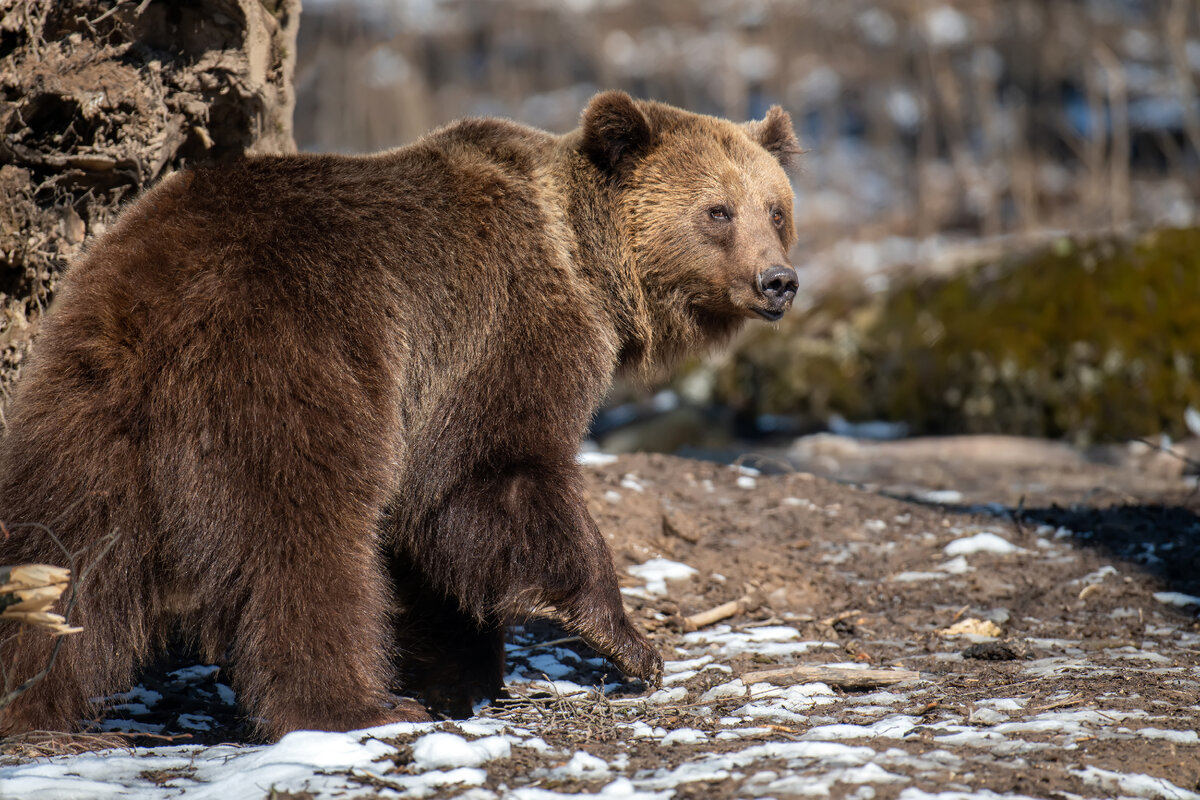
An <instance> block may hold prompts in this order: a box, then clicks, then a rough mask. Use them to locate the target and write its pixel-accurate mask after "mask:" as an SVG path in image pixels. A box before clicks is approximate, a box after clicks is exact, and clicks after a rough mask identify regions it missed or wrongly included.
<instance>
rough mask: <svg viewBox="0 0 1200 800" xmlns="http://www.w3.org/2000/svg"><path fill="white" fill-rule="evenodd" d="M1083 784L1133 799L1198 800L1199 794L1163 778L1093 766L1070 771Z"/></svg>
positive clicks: (1199, 799) (1199, 798)
mask: <svg viewBox="0 0 1200 800" xmlns="http://www.w3.org/2000/svg"><path fill="white" fill-rule="evenodd" d="M1070 772H1071V773H1072V774H1073V775H1076V776H1078V777H1079V778H1081V779H1082V780H1083V782H1084V783H1086V784H1088V785H1090V786H1095V787H1098V788H1099V789H1101V790H1103V791H1106V792H1113V793H1116V792H1120V793H1121V794H1123V795H1133V796H1135V797H1153V798H1161V799H1162V800H1200V794H1197V793H1196V792H1193V791H1189V790H1188V789H1182V788H1180V787H1179V786H1176V785H1175V784H1173V783H1171V782H1170V781H1168V780H1166V779H1165V778H1154V777H1151V776H1150V775H1125V774H1122V773H1120V772H1111V771H1109V770H1106V769H1100V768H1099V767H1095V766H1087V767H1084V768H1083V769H1079V770H1076V769H1073V770H1070Z"/></svg>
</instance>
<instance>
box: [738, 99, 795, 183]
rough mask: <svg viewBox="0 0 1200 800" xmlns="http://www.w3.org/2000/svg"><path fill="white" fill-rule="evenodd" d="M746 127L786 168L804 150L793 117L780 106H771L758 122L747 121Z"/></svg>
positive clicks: (748, 132) (752, 136)
mask: <svg viewBox="0 0 1200 800" xmlns="http://www.w3.org/2000/svg"><path fill="white" fill-rule="evenodd" d="M744 127H745V129H746V133H747V134H748V135H749V136H750V138H751V139H753V140H754V141H756V142H758V143H759V144H761V145H762V146H763V149H764V150H766V151H767V152H768V153H770V154H771V155H773V156H775V160H777V161H778V162H779V163H780V165H782V166H783V167H784V168H786V167H789V166H791V163H792V158H793V157H794V156H796V155H797V154H799V153H800V152H802V151H801V149H800V140H799V139H797V138H796V131H795V129H794V128H793V127H792V118H791V117H790V116H788V113H787V112H786V111H784V110H783V109H782V108H780V107H779V106H771V107H770V108H769V109H767V116H765V117H763V118H762V119H761V120H759V121H757V122H747V123H745V125H744Z"/></svg>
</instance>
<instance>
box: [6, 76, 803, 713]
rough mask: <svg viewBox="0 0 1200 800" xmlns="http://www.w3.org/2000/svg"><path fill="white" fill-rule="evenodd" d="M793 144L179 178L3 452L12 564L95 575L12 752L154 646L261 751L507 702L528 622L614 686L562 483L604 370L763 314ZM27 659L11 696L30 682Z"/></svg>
mask: <svg viewBox="0 0 1200 800" xmlns="http://www.w3.org/2000/svg"><path fill="white" fill-rule="evenodd" d="M795 150H796V139H795V135H794V133H793V130H792V125H791V121H790V119H789V118H788V116H787V115H786V114H785V113H784V112H782V111H781V110H780V109H778V108H773V109H771V111H770V112H769V113H768V115H767V116H766V118H765V119H764V120H762V121H760V122H753V123H746V124H742V125H738V124H734V123H730V122H726V121H724V120H720V119H715V118H711V117H704V116H699V115H696V114H691V113H688V112H685V111H682V110H679V109H676V108H672V107H669V106H666V105H662V104H658V103H653V102H645V101H633V100H631V99H630V98H629V97H628V96H627V95H624V94H622V93H618V92H610V93H605V94H601V95H598V96H597V97H595V98H594V99H593V100H592V102H591V103H590V104H589V105H588V107H587V109H586V110H585V112H584V114H583V120H582V125H581V128H580V129H578V130H576V131H574V132H572V133H568V134H566V135H564V136H553V135H550V134H547V133H544V132H542V131H538V130H533V129H530V128H526V127H522V126H519V125H516V124H513V123H510V122H506V121H501V120H494V119H480V120H467V121H464V122H459V123H456V124H453V125H450V126H448V127H446V128H443V129H441V130H438V131H435V132H434V133H431V134H429V135H428V136H426V137H425V138H423V139H421V140H420V141H418V142H416V143H415V144H413V145H411V146H408V147H403V148H400V149H397V150H392V151H390V152H386V153H381V154H378V155H372V156H365V157H343V156H313V155H292V156H273V157H260V158H251V159H249V160H246V161H244V162H241V163H239V164H237V165H234V166H232V167H229V168H223V169H198V170H195V171H189V172H184V173H179V174H176V175H174V176H173V177H171V178H169V179H167V180H165V181H163V182H162V184H160V185H159V186H158V187H157V188H155V189H154V190H152V191H150V192H148V193H147V194H146V195H145V196H144V197H142V198H141V199H140V200H138V201H137V202H136V203H134V204H133V205H132V206H131V207H130V208H129V209H128V210H127V211H126V212H125V213H124V214H123V216H122V217H121V219H120V221H119V223H118V224H117V225H116V227H115V228H114V229H113V230H112V231H111V232H110V233H108V234H107V235H106V236H105V237H103V238H102V239H100V240H99V241H98V242H96V243H94V244H93V245H92V246H91V248H90V251H89V252H88V253H87V255H86V257H85V258H83V259H82V260H81V261H80V262H79V263H77V264H76V265H74V267H73V268H72V269H71V270H70V272H69V275H68V278H67V282H66V286H65V287H64V288H63V290H62V292H61V294H60V296H59V297H58V299H57V301H56V307H55V308H54V309H53V311H52V313H51V314H50V316H49V320H48V321H47V323H46V324H45V327H44V329H43V331H42V333H41V337H40V339H39V341H38V346H37V353H36V357H35V360H34V363H33V364H32V365H31V366H30V368H29V370H28V372H27V374H26V375H25V377H24V379H23V381H22V383H21V385H20V387H19V389H18V391H17V395H16V397H15V399H14V403H13V406H12V411H11V414H10V417H9V425H8V430H7V434H6V436H5V438H4V440H3V444H2V448H0V520H3V521H4V522H5V523H6V524H7V528H8V531H9V532H10V535H9V536H8V538H7V539H5V540H4V541H3V542H0V563H21V562H29V561H46V562H61V561H62V557H61V551H60V550H59V549H58V547H57V546H56V545H55V544H54V543H52V541H51V540H50V539H49V537H47V536H46V535H45V533H44V531H43V530H42V529H40V528H38V527H35V526H32V525H30V523H37V524H38V525H42V526H45V527H46V528H48V529H50V530H52V531H53V532H54V533H55V534H56V535H57V537H58V539H60V540H61V542H62V545H63V546H64V547H65V548H66V550H69V551H71V552H73V553H74V552H83V553H84V555H83V558H82V560H83V562H85V563H86V561H87V560H88V554H89V553H92V554H95V553H97V552H99V551H100V549H101V548H102V547H103V546H104V544H105V543H106V541H107V539H108V537H114V538H113V541H112V542H111V547H110V548H109V550H108V551H107V553H106V554H105V555H104V556H103V560H102V561H101V563H100V566H99V568H98V569H97V570H96V571H95V572H93V573H92V576H91V577H90V579H89V581H88V582H86V584H85V585H83V586H81V587H80V597H79V603H78V606H77V607H76V609H75V612H74V615H73V618H72V619H71V622H72V623H73V624H76V625H81V626H82V627H83V629H84V630H83V632H82V633H79V634H76V635H74V636H71V637H70V638H69V639H67V641H66V642H65V644H64V646H63V648H62V650H61V652H60V654H59V656H58V660H57V664H56V665H55V667H54V669H53V670H51V671H50V673H49V675H48V676H47V677H46V678H45V679H44V680H42V681H41V682H40V683H37V684H36V685H35V686H33V688H31V689H30V690H29V691H28V692H27V693H25V694H24V695H22V696H21V697H20V698H19V699H17V700H16V701H15V702H14V703H12V704H11V705H10V706H9V707H8V708H7V709H6V710H5V712H4V713H3V717H2V719H0V731H3V732H7V733H13V732H18V731H25V730H29V729H35V728H45V729H55V730H69V729H72V728H73V727H75V726H76V725H77V721H78V720H79V719H80V718H81V717H82V716H83V715H84V714H86V713H88V711H89V710H90V709H91V703H92V702H93V699H94V698H98V697H103V696H106V695H109V694H112V693H114V692H117V691H120V690H124V689H127V688H128V687H129V685H130V683H131V680H132V678H133V676H134V674H135V669H136V668H137V666H138V665H139V664H140V663H142V662H143V661H144V659H145V658H146V657H147V655H148V654H150V653H152V652H153V651H154V650H155V649H156V648H157V647H159V646H160V645H161V643H162V642H163V641H164V639H165V638H166V636H167V635H168V634H169V633H172V632H177V631H178V632H182V633H183V634H184V635H185V637H187V638H188V639H189V640H190V641H191V642H192V643H193V644H195V645H196V646H197V647H198V649H199V652H200V654H202V656H203V657H204V658H206V659H210V660H217V659H230V660H232V662H233V663H234V665H235V669H234V676H235V681H236V689H237V691H238V696H239V697H240V698H241V701H242V702H243V703H244V706H245V708H246V710H247V711H248V712H249V714H251V715H252V717H253V718H254V719H255V720H256V721H257V724H258V725H259V728H260V730H261V731H262V733H263V734H264V735H265V736H268V737H274V736H279V735H282V734H283V733H285V732H287V731H290V730H294V729H298V728H319V729H328V730H345V729H354V728H361V727H366V726H371V725H376V724H381V723H385V722H389V721H396V720H412V719H419V718H424V717H425V713H424V711H423V710H422V709H421V708H420V707H419V706H418V705H417V704H415V703H412V702H411V701H401V700H397V699H396V698H395V697H394V696H393V695H391V694H390V692H391V691H392V690H393V689H396V690H413V689H419V690H421V691H423V692H424V693H425V696H426V697H427V698H433V699H434V702H435V703H437V704H442V705H445V706H447V707H451V706H453V707H457V708H463V707H464V706H465V707H468V708H469V702H470V700H471V699H473V698H476V697H479V696H486V695H494V694H495V693H496V692H498V691H500V689H501V688H502V676H503V674H504V672H503V669H504V664H503V625H504V624H505V622H506V621H507V620H510V619H511V618H514V617H524V616H527V615H530V614H538V615H548V616H551V617H553V618H555V619H557V620H559V621H560V622H561V623H562V625H563V626H564V627H565V628H566V629H567V630H569V631H572V632H574V633H577V634H579V635H581V636H582V637H583V638H584V639H585V640H586V641H587V642H589V643H590V644H591V645H592V646H593V647H595V648H596V649H597V650H598V651H599V652H601V653H603V654H604V655H605V656H607V657H608V658H609V659H610V660H612V662H613V663H614V664H616V665H617V666H618V667H619V668H620V669H621V670H623V671H624V672H626V673H628V674H630V675H634V676H638V677H641V678H644V679H647V680H654V679H656V678H657V676H658V675H659V672H660V669H661V664H662V661H661V658H660V657H659V655H658V654H657V653H656V652H655V650H654V648H653V647H651V645H650V644H649V642H648V641H647V640H646V638H645V637H644V636H643V634H642V633H641V632H640V631H639V630H638V629H637V628H635V627H634V626H633V624H632V623H631V622H630V620H629V619H628V618H627V617H626V615H625V612H624V609H623V607H622V603H621V595H620V593H619V592H618V589H617V579H616V575H615V572H614V569H613V565H612V560H611V556H610V554H609V551H608V548H607V546H606V544H605V542H604V540H603V538H602V537H601V535H600V533H599V531H598V530H597V528H596V525H595V523H594V522H593V521H592V519H591V518H590V517H589V515H588V513H587V511H586V509H585V504H584V499H583V497H582V496H581V489H580V478H579V468H578V466H577V464H576V460H575V455H576V450H577V446H578V444H579V441H580V439H581V437H582V436H583V435H584V433H585V430H586V427H587V424H588V421H589V419H590V417H591V415H592V413H593V411H594V409H595V408H596V406H597V404H598V403H599V402H600V401H601V399H602V398H603V396H604V394H605V392H606V391H607V389H608V386H609V384H610V381H611V379H612V377H613V375H614V373H615V372H616V371H617V370H620V369H634V370H641V371H652V370H654V369H655V368H657V367H658V366H660V365H662V364H663V363H666V362H669V361H670V360H672V359H673V358H675V357H677V356H679V355H680V354H683V353H686V352H688V351H691V350H694V349H695V348H697V347H700V346H704V345H707V344H710V343H714V342H718V341H720V340H722V339H724V338H726V337H727V336H728V335H729V334H731V333H732V332H733V331H734V330H735V329H736V328H737V327H738V326H739V325H740V324H741V323H742V321H743V320H745V319H747V318H750V317H754V316H763V317H766V318H768V319H777V318H778V317H779V316H780V315H781V314H782V313H783V312H784V311H785V310H786V309H787V307H788V306H789V305H790V303H791V300H792V297H793V295H794V293H795V290H796V281H795V273H794V272H792V271H791V268H790V267H788V266H787V260H786V258H787V257H786V254H787V251H788V248H789V246H790V245H791V244H792V241H793V236H794V234H793V228H792V194H791V188H790V184H789V182H788V179H787V177H786V175H785V173H784V171H783V169H782V168H781V164H783V163H785V162H786V161H787V160H788V158H789V156H790V154H791V153H792V152H794V151H795ZM51 641H52V640H51V638H50V637H49V636H48V635H44V634H41V633H33V632H29V633H25V634H23V635H22V636H21V637H20V638H19V639H18V640H17V641H16V643H15V644H16V646H15V647H14V646H12V642H10V646H9V647H8V648H7V650H6V652H4V653H3V667H4V669H5V671H6V675H7V679H8V681H9V682H10V685H15V684H16V683H19V682H21V681H22V680H25V679H27V678H28V677H29V676H31V675H33V674H34V673H35V672H37V670H39V669H40V668H41V667H43V666H44V665H45V663H46V661H47V658H48V655H49V652H50V649H51Z"/></svg>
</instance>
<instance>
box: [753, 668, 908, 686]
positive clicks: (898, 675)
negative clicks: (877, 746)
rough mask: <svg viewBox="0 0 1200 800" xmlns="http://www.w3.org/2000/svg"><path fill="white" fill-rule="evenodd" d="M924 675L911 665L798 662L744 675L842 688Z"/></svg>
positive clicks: (776, 682)
mask: <svg viewBox="0 0 1200 800" xmlns="http://www.w3.org/2000/svg"><path fill="white" fill-rule="evenodd" d="M919 677H921V673H919V672H914V671H913V670H911V669H854V668H852V667H814V666H808V665H804V664H797V665H795V666H792V667H783V668H781V669H760V670H755V671H754V672H747V673H745V674H743V675H742V682H743V683H745V684H747V685H749V684H751V683H759V682H763V681H765V682H767V683H774V684H781V683H786V684H795V683H811V682H816V681H820V682H821V683H827V684H829V685H830V686H837V687H839V688H842V689H874V688H875V687H877V686H891V685H893V684H896V683H903V682H904V681H911V680H915V679H917V678H919Z"/></svg>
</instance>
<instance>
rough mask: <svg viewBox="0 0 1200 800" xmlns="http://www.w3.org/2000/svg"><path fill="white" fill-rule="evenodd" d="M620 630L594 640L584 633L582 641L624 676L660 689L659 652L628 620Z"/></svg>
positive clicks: (660, 659) (661, 663) (660, 657)
mask: <svg viewBox="0 0 1200 800" xmlns="http://www.w3.org/2000/svg"><path fill="white" fill-rule="evenodd" d="M621 628H622V630H620V631H619V632H617V633H616V634H615V635H612V636H599V637H594V638H593V637H592V636H589V635H588V634H586V633H585V634H584V635H583V640H584V641H585V642H587V643H588V644H589V645H590V646H591V647H592V648H593V649H595V650H596V651H597V652H599V653H600V654H601V655H603V656H605V657H606V658H607V659H608V660H609V661H611V662H612V663H613V664H614V665H615V666H616V667H617V669H619V670H621V672H623V673H625V674H626V675H629V676H631V677H634V678H641V679H642V680H644V681H645V682H646V683H649V684H651V685H653V686H661V685H662V665H663V660H662V656H661V655H659V653H658V650H657V649H656V648H655V647H654V645H653V644H651V643H650V640H649V639H647V638H646V636H645V634H643V633H642V632H641V631H639V630H638V629H637V628H635V627H633V624H632V623H630V622H629V621H628V620H625V621H624V624H623V625H622V626H621Z"/></svg>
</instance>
